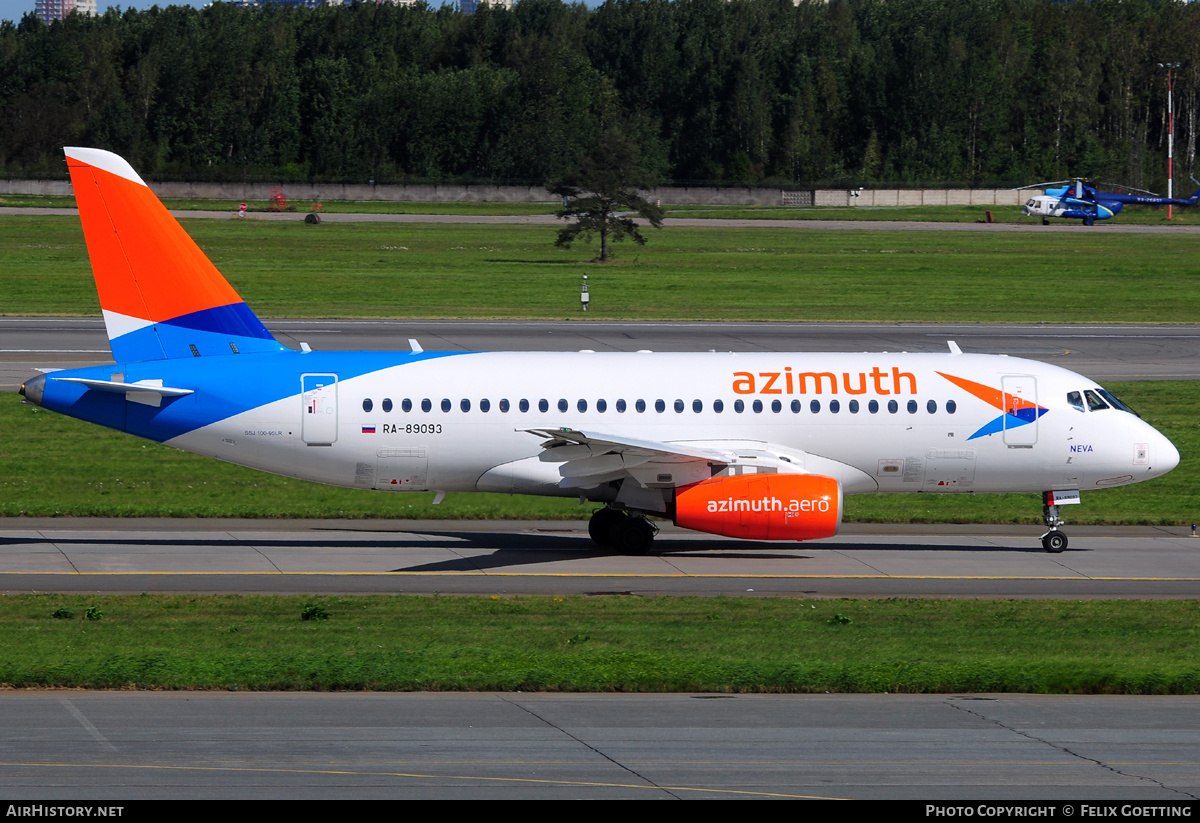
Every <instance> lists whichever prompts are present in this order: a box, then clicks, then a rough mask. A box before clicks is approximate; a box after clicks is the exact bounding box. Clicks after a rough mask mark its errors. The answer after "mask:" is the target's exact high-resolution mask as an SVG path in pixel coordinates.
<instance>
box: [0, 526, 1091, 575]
mask: <svg viewBox="0 0 1200 823" xmlns="http://www.w3.org/2000/svg"><path fill="white" fill-rule="evenodd" d="M330 531H338V532H344V531H346V530H345V529H336V530H335V529H330ZM369 533H370V534H373V535H380V538H379V539H374V540H369V539H350V540H337V541H332V542H325V541H323V540H322V539H321V538H320V536H316V535H311V534H310V535H304V536H296V537H291V538H279V537H272V538H266V539H262V540H254V539H248V540H246V539H233V538H225V539H221V538H216V537H213V538H200V539H188V538H178V537H133V538H124V537H90V536H85V535H81V536H79V537H66V538H61V537H60V538H54V539H48V538H44V537H0V546H4V547H19V546H35V545H45V544H47V543H52V544H54V545H56V546H64V547H70V546H112V547H129V548H163V549H174V550H186V549H188V548H190V547H195V548H223V549H228V550H237V549H243V550H246V551H255V550H268V551H269V550H271V549H325V550H327V552H328V553H330V554H333V553H336V552H338V551H343V550H361V549H376V550H378V549H385V550H386V549H451V550H453V549H459V550H467V551H471V552H479V551H486V552H487V553H482V554H472V555H471V556H466V557H464V556H460V557H453V558H448V559H446V560H438V561H434V562H430V563H421V564H418V565H411V566H404V565H402V566H396V567H393V568H391V569H389V571H392V572H397V573H399V572H426V573H438V572H441V573H453V572H480V571H497V570H501V569H519V568H522V567H524V568H529V567H536V566H539V565H542V564H548V563H561V562H563V561H564V560H593V559H596V560H603V559H606V558H613V559H618V558H621V557H622V555H619V554H616V553H615V552H613V551H612V550H609V549H604V548H600V547H598V546H596V545H595V544H594V543H593V542H592V541H591V539H590V538H589V537H587V536H585V535H578V534H563V533H556V534H529V533H515V534H514V533H503V532H498V533H496V532H477V531H469V532H463V531H452V530H447V531H430V530H428V529H426V530H422V531H419V532H418V531H411V532H399V533H394V534H393V533H389V532H378V531H370V532H369ZM681 543H682V541H680V542H676V541H672V540H670V539H666V540H663V539H661V538H660V541H659V543H658V546H657V548H656V550H654V551H652V552H651V553H650V555H649V556H650V557H658V558H663V559H668V560H670V559H687V560H689V561H691V562H703V561H706V560H713V561H717V560H719V561H724V562H727V561H730V560H757V561H764V560H766V561H770V560H786V561H797V560H799V561H808V560H813V559H814V555H812V554H808V553H805V554H797V553H796V552H797V551H799V550H800V546H799V545H798V544H795V543H766V542H758V543H746V542H738V543H736V544H732V543H730V542H729V541H725V540H711V541H709V540H703V539H701V540H688V541H686V543H682V544H681ZM804 547H805V549H806V550H807V551H808V552H812V551H814V550H817V551H822V550H824V551H835V552H838V553H851V552H883V553H895V552H900V551H905V552H937V553H947V552H958V553H962V552H967V553H970V554H995V553H997V552H1005V553H1012V552H1018V553H1020V554H1040V553H1041V552H1042V548H1041V546H1040V545H1038V544H1037V542H1036V541H1032V540H1031V541H1030V545H1028V546H998V547H993V546H979V545H972V546H955V545H944V544H930V543H909V544H903V545H897V544H895V543H876V542H866V541H863V542H855V543H837V544H822V543H820V542H813V543H806V544H804ZM1069 551H1080V550H1079V549H1074V550H1069ZM1084 551H1086V550H1084ZM756 571H758V572H765V570H763V569H761V568H759V569H757V570H756Z"/></svg>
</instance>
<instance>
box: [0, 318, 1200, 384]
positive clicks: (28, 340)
mask: <svg viewBox="0 0 1200 823" xmlns="http://www.w3.org/2000/svg"><path fill="white" fill-rule="evenodd" d="M266 324H267V326H268V328H269V329H270V330H271V332H272V333H273V334H275V335H276V336H277V337H278V338H279V340H280V341H282V342H283V343H284V344H285V345H288V346H291V347H293V348H299V347H300V343H301V342H305V343H308V344H309V345H310V346H312V348H313V349H315V350H341V351H348V350H356V349H400V350H407V349H408V347H409V344H408V340H409V338H415V339H416V340H417V341H418V342H419V343H420V344H421V346H422V348H424V349H426V350H427V351H435V350H449V351H578V350H580V349H594V350H596V351H637V350H639V349H650V350H652V351H708V350H709V349H716V350H717V351H740V352H752V351H893V352H895V351H910V352H931V351H933V352H936V351H949V349H948V348H947V343H946V341H948V340H954V341H955V342H957V343H958V345H959V346H960V347H961V348H962V350H963V351H965V352H980V353H986V354H1007V355H1011V356H1013V357H1028V358H1032V359H1034V360H1042V361H1045V362H1049V363H1053V364H1055V365H1059V366H1062V367H1063V368H1067V369H1071V370H1072V371H1077V372H1080V373H1082V374H1086V375H1088V376H1089V377H1091V378H1093V379H1095V380H1100V381H1105V380H1195V379H1200V325H1195V326H1109V325H1094V326H1081V325H1057V326H1056V325H1045V324H1032V325H1021V324H1005V325H990V324H978V323H975V324H900V323H893V324H888V323H870V324H867V323H667V322H662V323H642V322H639V323H632V322H629V323H618V322H594V321H585V320H580V321H575V322H548V321H547V322H532V321H449V320H311V319H310V320H296V319H291V320H289V319H274V320H268V321H266ZM111 362H112V356H111V353H110V351H109V347H108V337H107V336H106V335H105V332H104V323H103V321H102V320H101V319H100V318H99V317H96V318H80V317H70V318H62V317H0V390H3V391H16V389H17V387H19V386H20V385H21V383H22V382H24V381H25V380H28V379H30V378H31V377H34V376H36V375H37V374H38V371H37V369H38V368H60V369H61V368H76V367H79V366H84V365H94V364H99V363H111Z"/></svg>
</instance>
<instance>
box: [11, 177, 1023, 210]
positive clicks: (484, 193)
mask: <svg viewBox="0 0 1200 823" xmlns="http://www.w3.org/2000/svg"><path fill="white" fill-rule="evenodd" d="M150 188H152V189H153V190H154V193H155V194H157V195H158V196H159V197H181V198H195V199H201V200H233V201H239V202H240V201H243V200H244V201H249V202H259V203H263V202H266V201H267V200H269V199H270V197H271V185H270V184H269V183H152V184H151V186H150ZM70 193H71V184H70V183H69V182H68V181H66V180H0V195H4V194H43V195H47V194H50V195H69V194H70ZM283 193H284V195H285V196H286V197H287V199H288V200H289V201H291V202H293V203H295V204H296V205H297V206H298V207H305V206H307V205H308V204H309V203H311V202H314V201H315V202H320V201H325V200H330V201H333V200H368V201H369V200H384V201H415V202H424V203H440V202H455V203H479V202H496V203H555V202H557V201H558V198H557V197H555V196H554V195H553V194H551V193H550V192H548V191H546V190H545V189H544V188H542V187H541V186H469V185H456V184H450V185H380V186H371V185H367V184H364V183H318V184H311V183H287V184H285V185H284V186H283ZM1027 196H1028V194H1027V192H1019V191H1003V190H995V189H862V190H861V191H859V192H858V196H857V197H852V196H851V192H850V191H848V190H846V189H817V190H812V189H801V190H787V191H785V190H782V189H766V188H762V189H754V188H720V187H716V186H660V187H659V188H655V189H652V190H650V191H649V192H647V193H646V199H647V200H649V201H650V202H652V203H654V202H658V203H661V204H662V205H664V206H677V205H688V204H694V203H700V204H712V205H728V206H784V205H787V206H808V205H815V206H843V207H844V206H857V207H880V206H921V205H938V206H944V205H967V206H1001V205H1007V206H1019V205H1020V204H1021V203H1023V202H1024V201H1025V198H1026V197H1027Z"/></svg>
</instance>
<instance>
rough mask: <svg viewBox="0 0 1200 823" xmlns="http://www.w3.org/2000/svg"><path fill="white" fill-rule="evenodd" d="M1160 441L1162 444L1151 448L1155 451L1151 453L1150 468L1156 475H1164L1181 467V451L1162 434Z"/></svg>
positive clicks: (1159, 437) (1159, 436)
mask: <svg viewBox="0 0 1200 823" xmlns="http://www.w3.org/2000/svg"><path fill="white" fill-rule="evenodd" d="M1155 434H1158V433H1157V432H1155ZM1158 439H1159V441H1160V442H1159V443H1156V444H1153V445H1152V446H1151V448H1153V449H1154V451H1152V452H1151V453H1150V467H1151V470H1152V471H1153V472H1154V474H1155V475H1162V474H1166V473H1167V472H1169V471H1170V470H1171V469H1173V468H1175V467H1176V466H1178V465H1179V449H1177V448H1175V444H1174V443H1172V442H1171V441H1170V440H1168V439H1167V438H1165V437H1163V436H1162V435H1161V434H1159V435H1158ZM1155 446H1157V448H1155Z"/></svg>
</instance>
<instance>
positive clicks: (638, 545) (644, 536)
mask: <svg viewBox="0 0 1200 823" xmlns="http://www.w3.org/2000/svg"><path fill="white" fill-rule="evenodd" d="M611 534H612V546H613V548H614V549H616V550H617V551H619V552H620V553H621V554H631V555H643V554H646V553H648V552H649V551H650V547H651V546H653V545H654V527H653V526H651V525H650V524H649V523H648V522H647V521H646V520H644V519H643V518H641V517H622V519H621V520H620V521H618V522H617V523H616V525H614V526H613V528H612V532H611Z"/></svg>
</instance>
